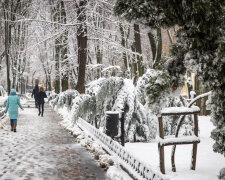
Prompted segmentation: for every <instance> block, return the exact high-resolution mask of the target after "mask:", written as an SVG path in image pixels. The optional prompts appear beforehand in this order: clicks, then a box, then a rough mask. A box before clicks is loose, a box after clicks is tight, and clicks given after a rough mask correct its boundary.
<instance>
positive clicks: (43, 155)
mask: <svg viewBox="0 0 225 180" xmlns="http://www.w3.org/2000/svg"><path fill="white" fill-rule="evenodd" d="M59 121H61V119H60V117H58V115H57V114H56V113H55V112H54V111H53V110H52V109H51V108H50V107H49V106H48V105H47V104H46V105H45V112H44V117H40V116H38V110H37V109H35V108H25V110H24V111H21V112H20V116H19V118H18V127H17V132H16V133H14V132H11V131H10V126H9V125H7V126H6V127H5V128H4V129H0V179H7V180H15V179H16V180H18V179H21V180H22V179H23V180H24V179H27V180H30V179H46V180H48V179H49V180H53V179H54V180H58V179H59V180H61V179H62V180H64V179H72V180H83V179H88V180H104V179H106V177H105V173H104V171H103V170H102V169H101V168H100V167H99V166H98V165H97V164H96V163H95V161H94V160H93V159H92V157H91V155H90V154H88V153H87V151H86V150H85V149H84V148H83V147H81V146H80V145H78V144H77V143H76V140H75V138H74V137H73V136H71V135H70V134H69V133H68V132H67V131H66V130H64V129H63V128H61V127H60V126H59V125H58V122H59Z"/></svg>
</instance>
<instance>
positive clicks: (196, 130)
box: [191, 114, 198, 170]
mask: <svg viewBox="0 0 225 180" xmlns="http://www.w3.org/2000/svg"><path fill="white" fill-rule="evenodd" d="M194 134H195V136H197V137H198V115H197V114H194ZM197 145H198V144H197V143H194V144H193V150H192V160H191V163H192V165H191V169H192V170H195V168H196V157H197Z"/></svg>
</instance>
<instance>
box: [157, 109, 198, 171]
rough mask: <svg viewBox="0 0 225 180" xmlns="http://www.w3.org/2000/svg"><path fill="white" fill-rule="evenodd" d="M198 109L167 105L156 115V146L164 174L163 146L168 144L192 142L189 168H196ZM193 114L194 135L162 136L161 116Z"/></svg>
mask: <svg viewBox="0 0 225 180" xmlns="http://www.w3.org/2000/svg"><path fill="white" fill-rule="evenodd" d="M199 113H200V109H199V107H197V106H193V107H190V108H188V107H169V108H164V109H163V110H161V114H160V115H161V116H159V117H158V122H159V123H158V124H159V138H158V148H159V158H160V170H161V172H162V173H163V174H165V163H164V146H170V145H184V144H193V149H192V161H191V162H192V164H191V169H192V170H195V168H196V156H197V144H198V143H200V138H199V137H198V114H199ZM192 114H193V115H194V136H184V137H173V138H171V137H167V138H165V137H164V131H163V116H178V115H179V116H181V115H192Z"/></svg>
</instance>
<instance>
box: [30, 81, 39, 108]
mask: <svg viewBox="0 0 225 180" xmlns="http://www.w3.org/2000/svg"><path fill="white" fill-rule="evenodd" d="M38 92H39V86H38V85H35V87H34V89H33V92H32V95H31V97H32V98H33V97H34V100H35V107H36V108H37V107H38V102H37V94H38Z"/></svg>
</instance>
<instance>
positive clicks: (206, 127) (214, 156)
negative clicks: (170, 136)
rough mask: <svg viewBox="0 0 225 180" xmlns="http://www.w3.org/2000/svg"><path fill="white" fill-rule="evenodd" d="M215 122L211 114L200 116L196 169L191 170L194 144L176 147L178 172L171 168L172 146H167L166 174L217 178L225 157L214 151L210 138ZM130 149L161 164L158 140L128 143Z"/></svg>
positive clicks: (180, 178)
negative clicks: (213, 122) (212, 120)
mask: <svg viewBox="0 0 225 180" xmlns="http://www.w3.org/2000/svg"><path fill="white" fill-rule="evenodd" d="M213 128H214V127H213V124H212V122H211V121H210V117H209V116H199V129H200V132H199V136H200V139H201V142H200V144H198V152H197V164H196V170H195V171H193V170H190V164H191V151H192V145H179V146H177V149H176V154H175V163H176V168H177V172H175V173H174V172H172V170H171V169H172V168H171V161H170V157H171V148H172V146H166V147H165V168H166V174H168V175H170V176H171V179H173V180H200V179H202V180H216V179H218V178H217V175H218V174H219V171H220V169H221V168H224V167H225V157H224V156H223V155H221V154H218V153H215V152H213V149H212V145H213V143H214V141H213V140H212V139H211V138H210V133H211V131H212V129H213ZM125 147H126V148H127V150H128V151H130V152H131V153H133V154H135V156H136V157H139V158H140V159H141V160H142V161H144V162H147V163H149V164H151V165H152V166H159V155H158V145H157V142H156V141H155V142H151V143H126V145H125Z"/></svg>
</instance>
